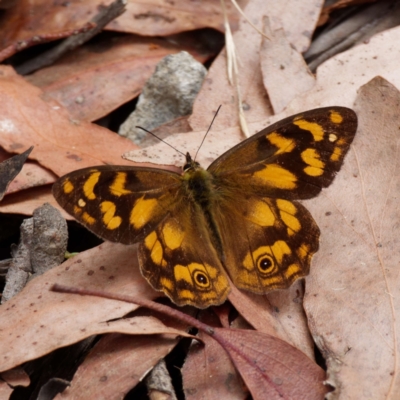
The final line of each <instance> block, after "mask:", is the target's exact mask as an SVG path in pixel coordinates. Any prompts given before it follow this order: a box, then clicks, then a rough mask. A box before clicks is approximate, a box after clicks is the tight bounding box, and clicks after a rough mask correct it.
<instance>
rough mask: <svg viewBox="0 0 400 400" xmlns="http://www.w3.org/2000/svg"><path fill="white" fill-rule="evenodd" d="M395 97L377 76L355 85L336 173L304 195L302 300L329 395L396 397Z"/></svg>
mask: <svg viewBox="0 0 400 400" xmlns="http://www.w3.org/2000/svg"><path fill="white" fill-rule="evenodd" d="M399 104H400V93H399V92H398V90H397V89H396V88H395V87H394V86H393V85H391V84H390V83H389V82H387V81H385V80H384V79H383V78H381V77H377V78H375V79H373V80H372V81H371V82H369V83H368V84H366V85H364V86H363V87H362V88H361V89H360V92H359V95H358V98H357V101H356V104H355V107H354V108H355V110H356V112H357V115H358V118H359V129H358V132H357V135H356V137H355V140H354V142H353V144H352V147H351V149H350V151H349V154H348V155H347V157H346V159H345V162H344V165H343V168H342V170H341V171H340V178H341V179H336V180H335V181H334V182H333V185H332V186H331V187H330V188H329V189H327V190H326V191H324V192H323V194H322V196H320V197H319V199H318V202H315V203H314V202H311V201H310V202H307V203H308V208H309V209H310V211H311V213H312V214H313V216H314V218H315V219H316V221H317V223H318V225H319V227H320V228H321V247H320V250H319V252H318V253H317V254H316V256H315V259H314V260H313V264H312V268H311V274H310V276H309V277H308V278H307V279H306V297H305V309H306V313H307V316H308V319H309V325H310V329H311V332H312V335H313V337H314V340H315V341H316V343H317V345H318V346H319V348H320V349H321V352H322V354H323V356H324V357H325V358H326V361H327V367H328V382H329V384H331V385H332V386H333V387H334V388H336V390H335V392H333V393H332V394H330V395H329V396H328V398H329V399H339V398H340V399H342V398H349V399H352V398H359V397H360V394H362V397H364V398H371V399H398V398H399V397H400V369H399V366H398V359H399V356H400V344H399V339H398V338H399V330H400V319H399V317H398V313H399V309H400V303H399V298H400V297H399V287H400V275H399V256H398V249H399V248H400V239H399V238H400V224H399V221H400V207H399V199H398V197H399V196H398V194H399V190H400V178H399V177H400V169H399V148H400V137H399V126H400V117H399V112H398V110H399Z"/></svg>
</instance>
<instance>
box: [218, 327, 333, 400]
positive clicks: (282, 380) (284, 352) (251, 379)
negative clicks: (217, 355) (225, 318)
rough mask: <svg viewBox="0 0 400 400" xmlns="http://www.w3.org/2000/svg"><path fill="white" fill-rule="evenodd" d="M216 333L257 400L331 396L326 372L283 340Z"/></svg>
mask: <svg viewBox="0 0 400 400" xmlns="http://www.w3.org/2000/svg"><path fill="white" fill-rule="evenodd" d="M214 331H215V335H214V338H215V339H216V340H218V342H219V343H220V344H221V345H222V346H223V347H224V348H225V349H226V350H227V351H228V353H229V356H230V357H231V359H232V361H233V363H234V364H235V367H236V368H237V369H238V371H239V373H240V375H241V376H242V378H243V380H244V381H245V383H246V385H247V387H248V388H249V390H250V392H251V394H252V396H253V399H254V400H258V399H260V400H263V399H266V398H267V399H269V400H274V399H277V400H278V399H279V400H282V399H288V400H289V399H290V400H297V399H299V400H300V399H304V400H313V399H315V400H321V399H323V398H324V395H325V394H326V393H327V391H328V390H327V387H326V386H324V384H323V381H324V379H325V372H324V371H323V370H322V369H321V368H320V367H319V366H318V365H317V364H315V363H314V362H313V361H311V360H310V359H309V358H308V357H307V356H306V355H305V354H304V353H302V352H301V351H300V350H297V349H296V348H295V347H293V346H291V345H289V344H288V343H286V342H284V341H283V340H280V339H278V338H276V337H274V336H271V335H267V334H264V333H261V332H257V331H250V330H243V329H225V328H215V329H214Z"/></svg>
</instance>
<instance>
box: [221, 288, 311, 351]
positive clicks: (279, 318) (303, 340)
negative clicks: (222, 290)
mask: <svg viewBox="0 0 400 400" xmlns="http://www.w3.org/2000/svg"><path fill="white" fill-rule="evenodd" d="M303 292H304V289H303V283H302V282H299V281H298V282H296V283H295V284H293V285H292V286H291V287H290V288H289V289H287V290H279V291H274V292H271V293H269V294H268V295H266V296H260V295H257V294H254V293H249V292H245V291H240V290H239V289H237V288H236V287H234V286H233V285H231V293H230V294H229V300H230V302H231V303H232V304H233V305H234V306H235V308H236V310H237V311H238V312H239V313H240V314H241V315H242V316H243V318H245V319H246V321H247V322H249V323H250V324H251V325H252V326H253V327H254V328H255V329H257V331H259V332H264V333H267V334H269V335H272V336H276V337H277V338H280V339H282V340H284V341H285V342H287V343H289V344H291V345H292V346H294V347H296V348H298V349H299V350H301V351H302V352H303V353H304V354H307V356H308V357H309V358H310V359H314V343H313V341H312V338H311V336H310V333H309V330H308V325H307V319H306V317H305V315H304V310H303V306H302V299H303Z"/></svg>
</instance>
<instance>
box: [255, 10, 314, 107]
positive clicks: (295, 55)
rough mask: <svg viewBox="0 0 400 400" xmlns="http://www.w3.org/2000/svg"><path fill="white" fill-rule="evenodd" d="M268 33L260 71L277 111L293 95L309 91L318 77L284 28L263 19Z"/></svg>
mask: <svg viewBox="0 0 400 400" xmlns="http://www.w3.org/2000/svg"><path fill="white" fill-rule="evenodd" d="M264 25H265V28H264V30H265V33H266V34H267V35H268V37H269V39H266V38H263V39H262V43H261V50H260V61H261V70H262V76H263V82H264V87H265V90H266V91H267V93H268V97H269V100H270V102H271V105H272V108H273V110H274V114H278V113H280V112H281V111H282V110H283V109H284V108H285V107H286V106H287V105H288V104H289V103H290V102H291V101H292V100H293V99H294V98H296V97H297V96H299V95H300V94H302V93H304V92H307V91H309V90H310V89H311V88H312V87H313V86H314V84H315V78H314V76H313V74H312V73H311V72H310V70H309V69H308V67H307V64H306V62H305V61H304V58H303V56H302V54H301V53H300V52H298V51H297V50H296V49H295V48H293V46H292V45H291V44H290V42H289V41H288V39H287V37H286V34H285V31H284V30H283V29H282V28H279V29H276V30H271V28H270V23H269V20H268V18H267V17H265V18H264Z"/></svg>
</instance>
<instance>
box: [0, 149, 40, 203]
mask: <svg viewBox="0 0 400 400" xmlns="http://www.w3.org/2000/svg"><path fill="white" fill-rule="evenodd" d="M31 151H32V147H31V148H29V149H28V150H26V151H24V152H23V153H21V154H19V155H16V156H13V157H11V158H9V159H8V160H5V161H3V162H1V163H0V200H2V199H3V197H4V194H5V192H6V190H7V188H8V185H9V184H10V183H11V181H12V180H13V179H14V178H15V177H16V176H17V175H18V174H19V172H20V171H21V169H22V166H23V165H24V163H25V161H26V160H27V158H28V156H29V154H30V152H31Z"/></svg>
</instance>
